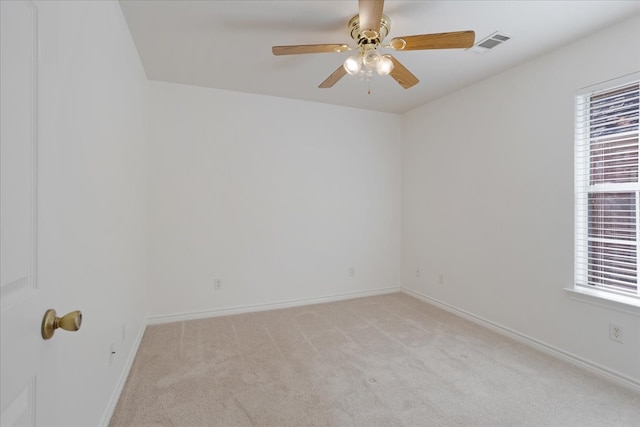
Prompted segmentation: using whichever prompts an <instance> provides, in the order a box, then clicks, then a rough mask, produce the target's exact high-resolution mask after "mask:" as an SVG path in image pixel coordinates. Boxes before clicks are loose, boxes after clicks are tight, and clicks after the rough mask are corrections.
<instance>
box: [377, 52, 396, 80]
mask: <svg viewBox="0 0 640 427" xmlns="http://www.w3.org/2000/svg"><path fill="white" fill-rule="evenodd" d="M376 71H377V72H378V74H380V75H381V76H386V75H387V74H389V73H390V72H391V71H393V61H392V60H391V58H390V57H389V55H382V56H381V57H380V60H379V61H378V64H377V65H376Z"/></svg>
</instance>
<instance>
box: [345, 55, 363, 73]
mask: <svg viewBox="0 0 640 427" xmlns="http://www.w3.org/2000/svg"><path fill="white" fill-rule="evenodd" d="M343 66H344V69H345V71H346V72H347V73H349V74H350V75H352V76H354V75H356V74H358V71H360V68H361V67H362V61H361V60H360V55H352V56H350V57H348V58H347V59H346V60H345V61H344V65H343Z"/></svg>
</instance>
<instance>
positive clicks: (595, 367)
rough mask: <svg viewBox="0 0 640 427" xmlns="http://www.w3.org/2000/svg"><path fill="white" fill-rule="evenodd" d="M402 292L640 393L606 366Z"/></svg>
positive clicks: (639, 386) (639, 383)
mask: <svg viewBox="0 0 640 427" xmlns="http://www.w3.org/2000/svg"><path fill="white" fill-rule="evenodd" d="M400 291H401V292H403V293H405V294H407V295H409V296H412V297H415V298H418V299H420V300H422V301H424V302H426V303H429V304H432V305H435V306H436V307H439V308H442V309H444V310H446V311H448V312H450V313H453V314H455V315H457V316H460V317H462V318H465V319H467V320H470V321H471V322H473V323H476V324H478V325H480V326H484V327H486V328H488V329H491V330H493V331H495V332H498V333H499V334H502V335H506V336H508V337H510V338H513V339H515V340H516V341H519V342H521V343H523V344H526V345H529V346H531V347H534V348H535V349H537V350H540V351H543V352H544V353H547V354H549V355H551V356H554V357H556V358H558V359H561V360H564V361H566V362H569V363H571V364H572V365H575V366H578V367H580V368H583V369H586V370H587V371H590V372H592V373H594V374H596V375H598V376H601V377H604V378H606V379H608V380H609V381H612V382H615V383H616V384H619V385H621V386H624V387H626V388H629V389H631V390H634V391H638V392H640V381H637V380H635V379H633V378H630V377H628V376H626V375H624V374H621V373H619V372H615V371H613V370H611V369H608V368H605V367H604V366H601V365H599V364H597V363H594V362H591V361H589V360H585V359H583V358H581V357H578V356H576V355H574V354H571V353H568V352H566V351H563V350H560V349H559V348H556V347H554V346H552V345H549V344H546V343H544V342H542V341H538V340H536V339H534V338H531V337H529V336H527V335H524V334H521V333H520V332H517V331H514V330H512V329H509V328H507V327H504V326H502V325H500V324H497V323H495V322H492V321H490V320H487V319H484V318H482V317H480V316H476V315H475V314H471V313H469V312H466V311H464V310H461V309H459V308H457V307H454V306H452V305H449V304H447V303H445V302H442V301H439V300H437V299H435V298H431V297H429V296H427V295H424V294H422V293H420V292H417V291H414V290H412V289H407V288H404V287H403V288H401V289H400Z"/></svg>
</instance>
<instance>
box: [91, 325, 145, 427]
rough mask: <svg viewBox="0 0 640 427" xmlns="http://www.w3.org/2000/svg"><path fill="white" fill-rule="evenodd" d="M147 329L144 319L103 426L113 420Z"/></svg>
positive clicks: (106, 412) (112, 396)
mask: <svg viewBox="0 0 640 427" xmlns="http://www.w3.org/2000/svg"><path fill="white" fill-rule="evenodd" d="M146 329H147V322H146V320H145V321H143V323H142V327H141V328H140V330H139V331H138V335H137V336H136V339H135V341H134V343H133V347H132V348H131V351H130V352H129V357H127V360H126V362H125V364H124V367H123V369H122V373H121V374H120V378H119V379H118V382H117V384H116V387H115V389H114V390H113V393H112V394H111V399H109V404H108V405H107V408H106V409H105V411H104V415H103V416H102V422H100V424H99V425H101V426H102V427H109V422H110V421H111V417H112V416H113V411H115V409H116V405H117V404H118V400H119V399H120V394H121V393H122V390H123V389H124V385H125V383H126V382H127V378H129V372H130V371H131V367H132V366H133V361H134V360H135V358H136V354H138V349H139V348H140V343H141V342H142V337H143V336H144V331H145V330H146Z"/></svg>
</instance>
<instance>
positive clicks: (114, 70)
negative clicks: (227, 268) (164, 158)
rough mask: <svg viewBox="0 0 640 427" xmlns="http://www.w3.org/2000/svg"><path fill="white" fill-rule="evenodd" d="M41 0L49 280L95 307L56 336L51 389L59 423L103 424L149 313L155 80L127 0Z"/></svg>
mask: <svg viewBox="0 0 640 427" xmlns="http://www.w3.org/2000/svg"><path fill="white" fill-rule="evenodd" d="M36 6H37V8H38V16H39V39H40V55H39V73H40V78H39V92H40V97H39V100H38V103H39V123H40V126H39V189H38V190H39V200H38V201H39V271H38V274H39V281H40V282H46V283H47V286H49V285H53V286H55V287H56V288H57V290H58V294H57V295H58V298H57V300H56V301H52V308H56V309H57V310H58V313H59V314H60V315H61V314H64V313H66V312H67V311H71V310H75V309H80V310H82V312H83V315H84V319H83V324H82V328H81V329H80V331H78V332H76V333H73V334H72V333H68V332H59V333H57V334H56V336H55V337H54V340H55V342H52V345H57V348H58V349H59V355H58V365H59V370H58V379H59V380H58V390H57V393H56V394H55V395H53V396H50V398H51V399H55V400H56V403H57V407H58V413H59V417H60V420H59V421H60V422H59V425H61V426H82V427H86V426H95V425H99V424H100V423H101V422H103V421H104V419H106V417H107V416H108V415H109V414H108V413H107V412H108V408H109V403H110V399H112V398H113V397H114V391H115V390H116V389H117V385H118V382H119V380H120V379H121V378H120V377H121V375H122V373H123V369H124V366H125V361H126V360H127V358H129V357H130V356H132V354H131V352H132V350H133V347H134V343H135V341H136V338H137V336H138V335H139V334H140V333H141V331H142V329H141V328H142V326H143V324H144V320H145V315H146V313H145V311H146V306H145V291H146V288H145V283H146V275H147V271H146V262H145V260H146V241H147V233H146V207H147V206H146V179H147V170H146V156H147V152H146V128H145V126H146V113H145V111H146V97H147V81H146V77H145V75H144V71H143V69H142V66H141V63H140V60H139V58H138V55H137V52H136V49H135V46H134V44H133V41H132V39H131V36H130V34H129V31H128V28H127V25H126V22H125V20H124V17H123V15H122V11H121V9H120V6H119V4H118V3H117V2H106V1H100V2H94V1H91V2H77V1H76V2H57V1H56V2H52V1H43V2H37V3H36ZM123 325H124V326H126V338H125V339H124V340H123V339H122V326H123ZM111 343H114V345H115V349H116V352H117V353H116V357H115V359H114V361H113V364H112V366H109V353H110V344H111ZM40 422H41V423H42V425H45V424H47V421H45V420H41V421H40Z"/></svg>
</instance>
